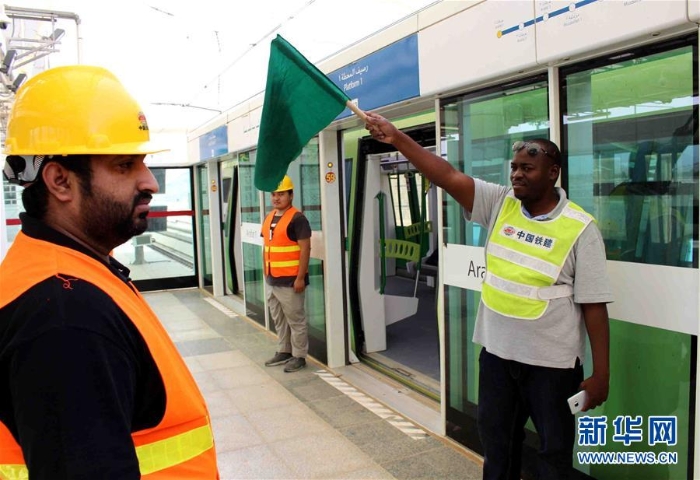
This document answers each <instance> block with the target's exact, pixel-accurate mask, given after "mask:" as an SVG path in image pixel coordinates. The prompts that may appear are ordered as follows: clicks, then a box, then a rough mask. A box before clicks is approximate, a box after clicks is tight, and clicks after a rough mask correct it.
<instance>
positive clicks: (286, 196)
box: [261, 175, 311, 372]
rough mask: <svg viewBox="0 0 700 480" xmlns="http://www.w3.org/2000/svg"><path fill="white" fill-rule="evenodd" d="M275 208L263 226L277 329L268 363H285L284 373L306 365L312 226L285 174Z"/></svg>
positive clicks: (274, 195)
mask: <svg viewBox="0 0 700 480" xmlns="http://www.w3.org/2000/svg"><path fill="white" fill-rule="evenodd" d="M270 198H271V200H272V206H273V210H272V211H271V212H270V213H269V214H268V215H267V217H266V218H265V221H264V222H263V225H262V230H261V235H262V237H263V241H264V251H263V262H264V265H263V269H264V271H265V280H266V281H267V284H268V287H269V288H268V290H267V292H268V293H267V305H268V307H269V308H270V317H271V318H272V321H273V322H274V324H275V331H276V332H277V337H278V341H277V352H275V355H274V356H273V357H272V358H270V359H269V360H267V361H266V362H265V366H267V367H273V366H276V365H285V366H284V371H285V372H296V371H297V370H301V369H302V368H304V367H306V354H307V353H308V351H309V333H308V323H307V319H306V311H305V309H304V300H305V290H306V286H307V285H308V284H309V274H308V272H309V258H310V256H311V226H310V225H309V220H308V219H307V218H306V216H304V214H303V213H301V212H300V211H299V210H297V209H296V208H294V207H293V206H292V200H293V199H294V184H293V183H292V179H291V178H289V176H287V175H285V176H284V178H283V179H282V181H281V182H280V183H279V185H278V186H277V189H276V190H275V191H273V192H272V193H271V194H270Z"/></svg>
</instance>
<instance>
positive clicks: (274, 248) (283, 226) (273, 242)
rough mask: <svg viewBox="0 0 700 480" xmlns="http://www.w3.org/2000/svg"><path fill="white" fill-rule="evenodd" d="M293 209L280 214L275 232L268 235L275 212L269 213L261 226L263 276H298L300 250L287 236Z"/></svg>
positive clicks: (290, 208) (294, 209)
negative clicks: (263, 245) (263, 242)
mask: <svg viewBox="0 0 700 480" xmlns="http://www.w3.org/2000/svg"><path fill="white" fill-rule="evenodd" d="M298 211H299V210H297V209H296V208H294V207H289V209H288V210H287V211H286V212H284V213H283V214H282V218H280V219H279V222H277V225H275V230H274V231H273V232H272V235H270V227H271V225H272V219H273V218H275V214H276V213H277V210H273V211H271V212H270V213H269V214H268V215H267V217H265V221H264V222H263V225H262V230H261V233H262V236H263V238H264V239H265V249H264V251H263V261H264V268H265V275H270V276H273V277H296V276H297V275H298V274H299V259H300V258H301V248H300V247H299V244H298V243H297V242H295V241H293V240H291V239H290V238H289V237H288V236H287V227H288V226H289V223H290V222H291V221H292V218H294V214H295V213H297V212H298Z"/></svg>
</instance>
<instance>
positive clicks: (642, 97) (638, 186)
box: [562, 46, 698, 267]
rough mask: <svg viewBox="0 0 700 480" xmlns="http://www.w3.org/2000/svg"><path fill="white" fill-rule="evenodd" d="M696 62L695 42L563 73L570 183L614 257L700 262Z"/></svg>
mask: <svg viewBox="0 0 700 480" xmlns="http://www.w3.org/2000/svg"><path fill="white" fill-rule="evenodd" d="M694 69H695V66H694V52H693V47H692V46H686V47H682V48H676V49H674V50H670V51H665V52H661V53H654V54H648V55H645V56H639V57H635V58H631V59H627V60H626V61H622V62H616V63H610V64H606V65H597V66H595V67H594V68H589V69H586V70H582V71H576V72H572V73H570V74H567V75H565V76H564V82H563V91H564V98H565V101H563V102H562V104H564V105H565V111H564V116H563V119H564V129H563V132H564V136H563V138H564V141H565V144H566V151H565V157H566V158H567V160H568V164H567V168H565V172H566V181H567V185H566V189H567V193H568V194H569V197H570V198H571V199H572V200H573V201H575V202H577V203H579V204H580V205H581V206H582V207H583V208H585V209H586V210H587V211H589V212H591V213H592V214H593V215H594V216H595V217H596V219H597V220H598V224H599V226H600V229H601V232H602V234H603V237H604V240H605V245H606V251H607V256H608V259H610V260H620V261H628V262H637V263H648V264H657V265H668V266H679V267H693V266H695V267H697V265H698V258H697V257H698V234H697V227H698V226H697V207H698V192H697V189H698V139H697V107H696V106H695V105H697V93H696V92H695V91H694V89H693V77H694ZM591 178H592V179H593V181H592V182H591Z"/></svg>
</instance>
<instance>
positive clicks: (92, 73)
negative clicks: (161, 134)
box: [4, 65, 167, 155]
mask: <svg viewBox="0 0 700 480" xmlns="http://www.w3.org/2000/svg"><path fill="white" fill-rule="evenodd" d="M164 150H167V149H164V148H158V147H156V146H154V145H153V144H152V143H151V141H150V134H149V131H148V123H147V122H146V116H145V115H144V114H143V110H141V108H140V107H139V105H138V104H137V103H136V100H134V98H133V97H132V96H131V95H130V94H129V93H128V92H127V91H126V89H125V88H124V86H123V85H122V84H121V83H120V82H119V80H118V79H117V78H116V77H115V76H114V75H113V74H112V73H111V72H109V71H108V70H106V69H104V68H101V67H94V66H88V65H73V66H66V67H58V68H52V69H49V70H46V71H44V72H41V73H39V74H38V75H36V76H34V77H32V78H30V79H29V80H28V81H26V82H24V84H23V85H22V86H21V87H20V88H19V89H18V91H17V96H16V98H15V102H14V105H13V107H12V110H11V111H10V116H9V117H8V123H7V136H6V138H5V150H4V153H5V154H7V155H76V154H95V155H138V154H148V153H156V152H162V151H164Z"/></svg>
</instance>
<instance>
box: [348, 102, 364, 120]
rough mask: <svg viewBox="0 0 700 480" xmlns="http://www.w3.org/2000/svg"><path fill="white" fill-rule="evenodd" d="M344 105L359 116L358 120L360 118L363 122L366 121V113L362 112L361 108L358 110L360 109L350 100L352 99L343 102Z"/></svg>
mask: <svg viewBox="0 0 700 480" xmlns="http://www.w3.org/2000/svg"><path fill="white" fill-rule="evenodd" d="M345 106H346V107H348V108H349V109H350V110H352V112H353V113H354V114H355V115H357V116H358V117H360V120H362V121H363V122H365V123H367V115H365V112H363V111H362V110H360V109H359V108H358V107H357V105H355V104H354V103H353V102H352V100H348V101H347V102H345Z"/></svg>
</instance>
